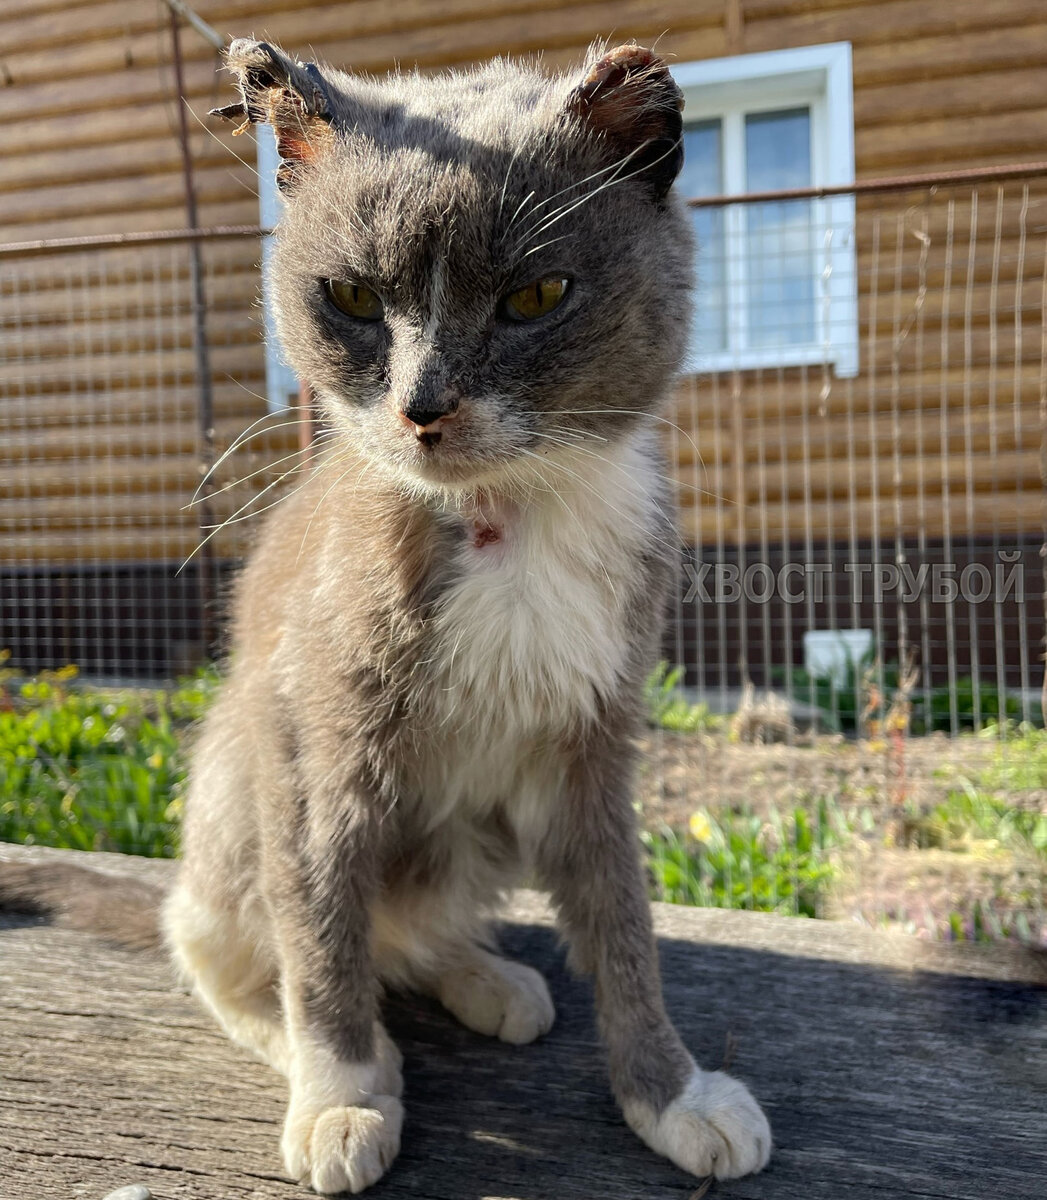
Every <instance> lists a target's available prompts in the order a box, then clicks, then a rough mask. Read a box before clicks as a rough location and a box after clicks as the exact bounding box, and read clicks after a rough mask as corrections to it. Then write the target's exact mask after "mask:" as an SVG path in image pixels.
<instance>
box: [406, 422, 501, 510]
mask: <svg viewBox="0 0 1047 1200" xmlns="http://www.w3.org/2000/svg"><path fill="white" fill-rule="evenodd" d="M485 407H486V406H479V405H463V406H462V407H461V408H460V409H459V410H458V411H456V412H455V413H454V414H453V415H452V416H450V417H448V416H443V417H439V418H434V419H433V420H432V421H428V422H426V423H425V424H419V423H418V422H417V421H414V422H412V421H411V420H410V419H407V418H405V416H404V414H402V413H401V414H398V419H397V429H396V432H395V435H394V436H395V450H394V452H393V454H394V459H395V461H396V464H397V467H398V468H399V469H400V470H401V471H403V472H404V473H406V474H407V475H408V476H409V477H410V478H411V479H412V481H415V482H419V483H422V484H424V485H426V486H428V487H435V488H439V489H449V490H455V491H460V490H461V489H463V488H474V487H478V486H487V485H490V484H492V483H496V482H500V481H503V480H505V478H506V476H507V474H509V473H511V471H512V470H513V464H518V462H519V460H520V458H521V457H522V456H523V454H524V450H523V447H522V443H523V439H522V438H521V437H520V435H519V432H518V431H515V430H513V429H512V428H506V427H505V423H504V422H501V423H499V422H498V420H497V419H496V418H495V415H494V414H493V413H491V412H489V411H484V408H485Z"/></svg>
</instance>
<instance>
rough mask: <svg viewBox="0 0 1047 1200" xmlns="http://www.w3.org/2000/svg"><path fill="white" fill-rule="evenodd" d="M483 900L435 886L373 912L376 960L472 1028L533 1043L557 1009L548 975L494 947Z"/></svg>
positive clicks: (391, 980)
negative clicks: (470, 900)
mask: <svg viewBox="0 0 1047 1200" xmlns="http://www.w3.org/2000/svg"><path fill="white" fill-rule="evenodd" d="M478 909H479V905H473V904H462V903H461V898H460V897H450V896H447V895H441V894H440V893H439V892H430V893H428V894H426V895H425V896H415V897H412V899H411V901H409V902H407V903H403V902H401V903H396V902H395V900H394V901H393V902H392V903H390V902H389V898H388V897H387V898H386V902H385V903H383V904H381V905H379V906H378V907H377V908H376V910H375V913H374V921H373V943H372V949H373V954H374V961H375V967H376V969H377V972H378V975H379V978H380V979H381V980H382V981H383V983H385V984H387V985H388V986H390V987H392V988H405V989H408V990H411V991H416V992H421V993H423V994H424V995H428V996H433V997H434V998H435V999H437V1000H439V1001H440V1003H441V1004H442V1005H443V1006H444V1008H446V1009H447V1011H448V1012H449V1013H451V1015H452V1016H454V1017H457V1019H458V1020H459V1021H461V1023H462V1024H463V1025H464V1026H465V1027H466V1028H467V1029H472V1030H474V1031H475V1032H476V1033H482V1034H485V1035H486V1036H487V1037H497V1038H501V1040H502V1041H503V1042H512V1043H514V1044H515V1045H523V1044H524V1043H526V1042H533V1041H534V1040H535V1039H536V1038H539V1037H541V1036H542V1034H544V1033H548V1032H549V1030H550V1029H551V1028H552V1027H553V1021H554V1020H555V1018H556V1010H555V1009H554V1007H553V1001H552V997H551V996H550V995H549V987H548V985H547V984H546V982H545V979H544V977H543V976H542V974H541V973H540V972H539V971H536V970H535V969H534V968H533V967H529V966H527V965H525V964H524V963H520V962H515V961H513V960H512V959H510V958H505V957H503V956H502V955H500V954H497V953H495V952H494V951H493V950H492V949H490V948H489V947H490V945H491V939H490V936H489V934H488V931H487V924H486V922H485V921H484V920H482V919H478V918H477V915H476V914H477V911H478Z"/></svg>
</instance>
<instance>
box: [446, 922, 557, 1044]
mask: <svg viewBox="0 0 1047 1200" xmlns="http://www.w3.org/2000/svg"><path fill="white" fill-rule="evenodd" d="M431 990H432V992H433V994H434V995H435V996H436V998H437V999H438V1000H439V1001H440V1003H441V1004H442V1005H443V1006H444V1008H446V1009H447V1011H448V1012H450V1013H451V1014H452V1015H453V1016H455V1017H457V1018H458V1020H459V1021H461V1023H462V1024H463V1025H464V1026H465V1027H466V1028H467V1029H472V1030H475V1031H476V1032H477V1033H483V1034H486V1035H487V1036H488V1037H497V1038H500V1039H501V1040H502V1041H503V1042H512V1043H513V1044H514V1045H518V1046H520V1045H523V1044H525V1043H526V1042H533V1041H534V1040H535V1039H536V1038H539V1037H541V1036H542V1034H544V1033H548V1032H549V1030H550V1029H552V1027H553V1021H554V1020H555V1019H556V1010H555V1008H554V1007H553V1001H552V997H551V996H550V995H549V987H548V984H547V983H546V982H545V978H544V976H543V975H542V974H541V973H540V972H539V971H536V970H535V969H534V967H529V966H527V965H526V964H525V963H520V962H514V961H513V960H512V959H511V958H503V957H502V956H501V955H499V954H494V953H492V952H491V951H490V950H484V949H482V948H481V947H480V946H470V947H467V948H463V949H462V950H461V951H460V953H459V956H458V960H457V961H456V962H455V963H454V964H453V965H451V966H448V967H447V968H445V969H444V970H442V971H440V972H439V973H438V974H437V975H436V976H435V977H434V978H433V979H432V988H431Z"/></svg>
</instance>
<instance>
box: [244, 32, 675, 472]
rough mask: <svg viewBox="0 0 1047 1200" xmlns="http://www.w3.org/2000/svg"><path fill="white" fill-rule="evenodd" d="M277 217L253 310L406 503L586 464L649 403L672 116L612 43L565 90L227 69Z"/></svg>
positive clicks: (670, 89) (304, 69) (666, 278)
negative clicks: (271, 304) (264, 287)
mask: <svg viewBox="0 0 1047 1200" xmlns="http://www.w3.org/2000/svg"><path fill="white" fill-rule="evenodd" d="M227 59H228V65H229V66H230V68H231V69H232V70H233V71H234V72H235V74H236V76H237V79H238V82H239V84H240V90H241V100H242V103H240V104H235V105H231V106H229V108H228V109H225V110H222V111H223V113H224V115H226V116H229V117H233V118H239V119H247V120H250V121H267V122H269V123H270V124H272V125H273V127H274V129H275V131H276V135H277V144H278V148H279V152H280V156H281V167H280V173H279V179H280V184H281V189H282V190H283V192H284V196H285V199H286V201H287V203H286V206H285V212H284V214H283V217H282V219H281V221H280V226H279V233H278V237H277V239H276V242H277V245H276V249H275V252H274V255H273V260H272V274H271V291H272V294H273V297H274V301H275V307H276V320H277V328H278V330H279V334H280V338H281V340H282V342H283V345H284V348H285V351H286V354H287V357H288V359H289V361H290V362H291V364H292V365H293V366H294V368H295V369H296V370H297V372H298V373H299V375H300V376H301V377H302V378H304V379H307V380H308V381H309V382H310V383H311V384H312V385H313V387H314V388H315V389H316V392H317V395H318V396H319V397H320V399H321V401H322V403H323V405H324V407H325V409H326V411H327V413H328V415H329V419H330V420H331V422H332V423H333V424H334V425H335V426H336V428H338V429H339V430H342V431H344V432H345V433H346V434H347V435H348V436H349V437H351V439H352V440H353V442H354V444H355V445H356V446H357V447H358V449H359V450H360V451H361V452H362V453H363V454H364V455H365V456H366V457H367V458H368V459H369V460H370V461H372V462H373V463H374V464H376V465H377V466H379V467H381V468H383V469H386V470H388V471H390V472H392V473H394V474H395V475H396V476H397V477H398V478H400V479H402V480H404V481H407V482H410V483H412V484H414V485H418V484H421V485H423V486H424V487H426V488H427V489H430V490H438V491H468V490H470V489H474V488H478V487H496V486H498V483H499V481H502V482H504V483H506V484H509V483H511V481H512V480H520V479H521V478H522V477H523V476H525V475H526V474H527V473H528V472H529V471H532V470H534V469H536V468H540V466H541V464H542V463H544V462H546V461H548V460H555V459H557V458H562V457H564V456H565V455H568V456H569V455H570V454H574V453H584V452H586V448H588V452H589V453H592V452H599V450H600V447H601V444H602V439H607V440H612V441H613V440H614V439H615V438H617V437H620V436H621V435H622V433H623V432H624V431H626V430H628V429H630V428H633V427H635V424H636V422H637V421H642V420H643V419H644V417H645V416H648V415H650V414H651V413H652V412H653V411H654V410H655V409H656V408H657V407H658V406H659V404H660V403H661V402H662V400H663V399H664V398H665V396H666V394H667V391H668V388H669V384H670V382H671V380H672V378H673V376H674V375H675V372H676V370H677V368H678V365H679V362H680V359H681V357H682V354H683V349H684V345H685V342H686V337H687V330H688V326H689V318H690V288H691V281H692V266H691V263H692V254H693V250H692V244H691V238H690V232H689V230H690V226H689V222H688V220H687V217H686V213H685V211H684V209H683V207H682V204H681V203H680V202H679V201H678V200H677V198H676V197H675V195H674V193H673V192H672V191H671V190H670V189H671V185H672V183H673V180H674V179H675V177H676V175H677V173H678V171H679V169H680V165H681V162H682V140H681V115H680V110H681V95H680V92H679V89H678V88H677V87H676V85H675V83H674V82H673V80H672V78H671V76H670V75H669V72H668V70H667V68H666V66H665V64H664V63H663V62H662V61H661V60H660V59H658V58H657V57H655V55H653V54H652V53H651V52H650V51H648V50H644V49H642V48H640V47H638V46H635V45H628V46H622V47H619V48H618V49H617V50H613V51H611V52H609V53H601V52H600V51H594V52H593V54H592V55H591V56H590V59H589V61H588V62H587V63H586V64H585V65H584V66H583V67H582V68H581V70H580V71H579V72H577V73H576V74H575V75H573V76H558V77H553V78H550V77H548V76H545V75H543V74H541V73H539V72H538V71H536V70H534V69H532V68H529V67H525V66H521V65H517V64H512V63H509V62H506V61H497V62H494V63H491V64H489V65H487V66H484V67H481V68H478V69H477V70H475V71H472V72H470V73H468V74H457V73H456V74H447V75H441V76H422V75H420V74H417V73H414V74H396V75H392V76H389V77H387V78H385V79H381V80H373V79H369V78H364V77H357V76H352V75H348V74H345V73H343V72H340V71H335V70H331V69H329V68H326V67H323V68H318V67H316V66H315V65H313V64H308V65H303V64H300V63H296V62H294V61H292V60H291V59H289V58H288V57H287V56H286V55H284V54H283V53H282V52H281V51H279V50H277V49H275V48H274V47H271V46H269V45H267V44H266V43H263V42H254V41H244V40H241V41H236V42H234V43H233V44H232V46H231V47H230V49H229V52H228V56H227Z"/></svg>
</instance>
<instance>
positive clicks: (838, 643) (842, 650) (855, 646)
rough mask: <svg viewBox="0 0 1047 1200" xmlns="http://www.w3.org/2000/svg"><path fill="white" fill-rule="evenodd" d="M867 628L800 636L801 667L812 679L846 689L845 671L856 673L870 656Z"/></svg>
mask: <svg viewBox="0 0 1047 1200" xmlns="http://www.w3.org/2000/svg"><path fill="white" fill-rule="evenodd" d="M872 648H873V634H872V630H871V629H812V630H809V631H808V632H807V633H805V634H804V635H803V665H804V669H805V670H806V671H807V673H808V675H812V676H813V677H814V678H815V679H831V680H832V681H833V682H834V683H835V684H836V686H837V687H838V688H843V687H846V686H847V672H848V668H849V667H853V668H854V672H855V674H857V673H858V672H859V671H860V670H861V668H862V664H863V662H865V661H866V660H867V659H868V658H869V656H870V655H871V654H872Z"/></svg>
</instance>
